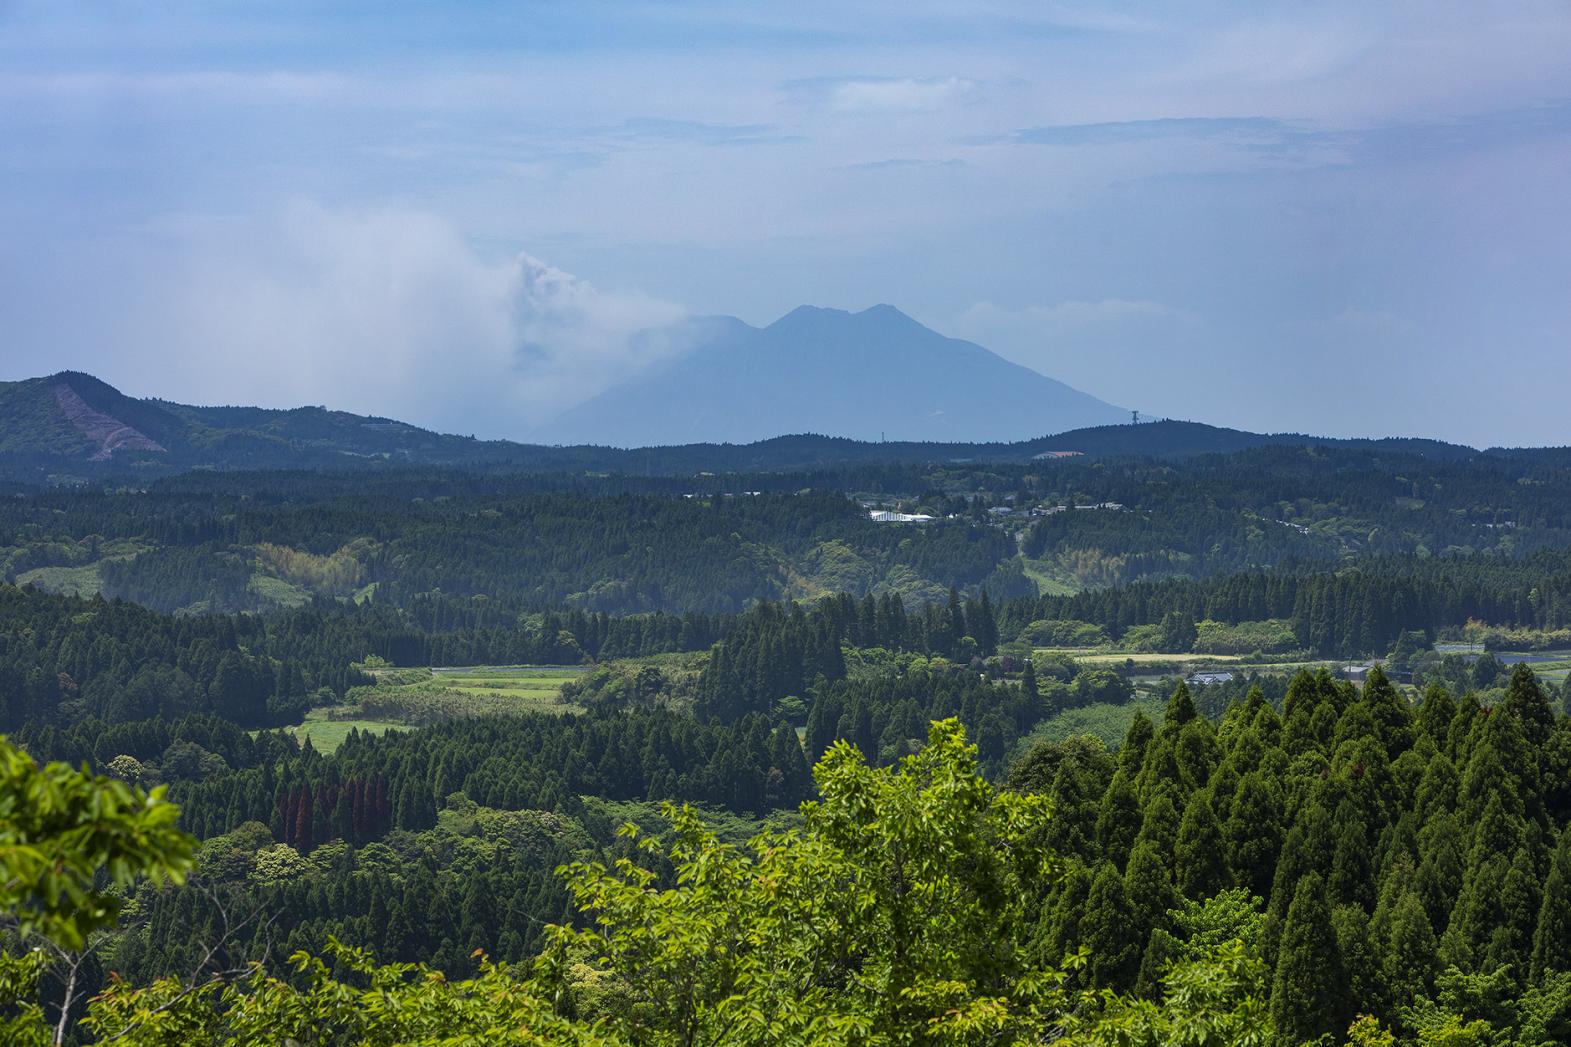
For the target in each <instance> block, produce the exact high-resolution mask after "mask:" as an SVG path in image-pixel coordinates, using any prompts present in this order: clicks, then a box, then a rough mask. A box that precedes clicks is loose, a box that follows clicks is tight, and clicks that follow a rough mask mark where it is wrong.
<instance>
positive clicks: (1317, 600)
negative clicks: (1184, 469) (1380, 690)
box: [1000, 551, 1571, 657]
mask: <svg viewBox="0 0 1571 1047" xmlns="http://www.w3.org/2000/svg"><path fill="white" fill-rule="evenodd" d="M1169 614H1177V615H1180V616H1183V617H1185V618H1187V619H1188V620H1191V621H1200V620H1203V619H1213V620H1216V621H1220V622H1225V623H1228V624H1236V623H1238V622H1243V621H1262V620H1265V619H1269V618H1276V619H1286V620H1289V621H1290V622H1291V623H1292V627H1293V632H1294V634H1295V636H1296V637H1297V639H1298V642H1299V644H1300V645H1301V646H1302V647H1303V648H1304V649H1306V650H1310V651H1314V652H1317V653H1319V654H1321V655H1324V656H1331V657H1335V656H1352V655H1360V654H1384V653H1386V652H1387V651H1389V650H1391V648H1392V646H1393V645H1394V644H1395V643H1396V641H1397V639H1398V637H1399V636H1400V635H1401V634H1402V633H1403V632H1404V631H1419V632H1423V633H1424V634H1426V635H1427V636H1428V637H1429V638H1430V639H1433V638H1434V636H1435V634H1436V633H1437V632H1438V631H1439V630H1440V629H1442V628H1446V627H1460V626H1462V625H1463V624H1465V623H1466V622H1468V621H1469V620H1473V619H1477V620H1479V621H1483V622H1488V623H1490V624H1491V625H1501V626H1508V627H1520V628H1528V629H1545V630H1550V629H1562V628H1565V627H1567V626H1568V625H1571V555H1568V554H1567V553H1565V552H1564V551H1559V552H1540V553H1536V554H1534V555H1533V556H1531V557H1526V558H1524V559H1521V560H1510V559H1504V558H1501V557H1488V556H1473V557H1444V558H1442V557H1434V558H1429V559H1415V558H1408V557H1402V558H1389V559H1387V558H1377V559H1371V560H1366V561H1362V562H1359V563H1357V564H1356V565H1353V566H1350V567H1347V568H1344V569H1342V570H1338V571H1335V572H1320V573H1307V574H1291V573H1264V572H1251V573H1244V574H1237V575H1231V576H1228V577H1225V578H1215V579H1168V580H1165V581H1160V582H1143V583H1139V584H1136V585H1129V586H1123V587H1119V588H1112V589H1103V590H1097V591H1092V592H1082V593H1076V594H1074V595H1072V596H1044V597H1041V598H1039V599H1036V600H1015V601H1010V602H1009V603H1008V604H1007V605H1006V606H1004V607H1003V608H1001V611H1000V622H1001V627H1002V628H1003V630H1004V633H1005V635H1006V636H1009V635H1016V634H1017V632H1018V630H1020V629H1023V628H1024V627H1025V626H1026V625H1028V624H1029V623H1030V622H1031V621H1033V620H1039V619H1070V620H1078V621H1085V622H1090V623H1093V624H1095V625H1099V626H1102V627H1103V628H1104V629H1106V630H1107V632H1108V633H1109V634H1110V635H1111V636H1112V637H1113V638H1114V639H1116V638H1118V637H1119V636H1122V635H1123V633H1124V632H1126V631H1127V630H1128V629H1129V628H1131V627H1132V626H1137V625H1151V624H1160V623H1161V622H1162V620H1163V618H1164V617H1165V616H1167V615H1169Z"/></svg>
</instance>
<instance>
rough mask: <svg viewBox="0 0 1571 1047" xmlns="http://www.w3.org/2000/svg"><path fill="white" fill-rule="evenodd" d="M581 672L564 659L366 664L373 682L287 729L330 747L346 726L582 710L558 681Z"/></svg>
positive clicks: (377, 729) (377, 727)
mask: <svg viewBox="0 0 1571 1047" xmlns="http://www.w3.org/2000/svg"><path fill="white" fill-rule="evenodd" d="M582 672H583V669H582V668H580V667H578V666H570V665H567V666H564V665H544V666H542V665H511V666H470V667H464V668H441V669H391V668H386V669H372V670H370V673H371V675H372V676H374V677H376V680H377V682H376V683H375V684H373V685H371V686H367V687H353V688H350V691H349V694H348V695H347V696H346V700H345V702H344V704H342V705H322V706H318V707H316V708H315V709H312V710H311V711H310V712H308V713H306V717H305V722H304V723H302V724H298V725H296V726H294V727H290V728H288V730H289V733H291V734H293V735H294V736H295V737H297V738H299V739H301V740H302V741H303V740H304V739H306V738H310V739H311V744H312V746H314V747H315V748H317V749H318V750H321V751H322V752H332V751H333V750H334V749H336V748H337V747H338V746H339V745H340V744H342V742H343V740H344V739H345V738H346V737H347V736H348V734H349V730H350V728H358V729H359V730H361V731H370V732H371V733H373V734H380V733H382V732H383V731H385V730H387V729H388V728H390V727H391V728H400V727H401V728H413V727H425V726H429V725H431V724H435V723H441V722H442V721H444V720H456V719H462V718H467V717H473V716H512V715H516V714H519V713H573V712H582V711H583V708H582V707H581V706H578V705H575V704H573V703H572V702H568V701H564V700H563V698H562V685H563V684H565V683H567V682H568V681H570V680H576V679H577V678H578V677H579V675H580V674H581V673H582Z"/></svg>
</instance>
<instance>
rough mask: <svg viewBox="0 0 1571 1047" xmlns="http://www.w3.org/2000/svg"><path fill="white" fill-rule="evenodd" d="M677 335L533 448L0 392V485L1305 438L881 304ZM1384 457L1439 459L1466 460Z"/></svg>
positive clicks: (379, 428)
mask: <svg viewBox="0 0 1571 1047" xmlns="http://www.w3.org/2000/svg"><path fill="white" fill-rule="evenodd" d="M681 334H682V337H683V339H684V340H685V341H686V342H688V343H689V344H690V346H691V348H690V349H689V350H688V351H686V352H685V353H683V354H681V355H679V356H677V357H675V358H674V359H670V360H668V361H666V362H664V363H661V364H658V365H656V366H653V367H651V368H649V369H646V370H643V371H640V372H637V373H635V374H633V375H632V376H630V377H628V378H627V379H625V380H623V381H621V382H619V383H617V384H614V385H612V386H611V387H610V388H608V389H606V390H604V391H603V392H601V393H599V394H598V395H596V396H594V397H593V398H591V399H589V400H587V401H586V402H584V403H581V404H579V405H577V406H575V407H573V408H571V409H569V410H568V411H566V412H565V413H564V414H562V415H561V416H559V417H558V418H556V419H554V420H553V421H552V422H550V423H548V424H547V425H545V426H542V427H541V428H539V429H538V430H536V431H534V432H531V433H528V434H527V439H528V441H529V442H527V443H517V442H511V441H477V440H473V439H470V438H467V437H459V436H448V435H443V434H439V433H434V432H431V431H428V430H424V429H420V428H418V427H415V426H412V425H408V424H406V423H403V422H400V421H396V420H393V419H388V418H379V417H366V416H361V415H353V414H348V413H346V412H341V411H333V410H328V409H325V408H320V407H302V408H296V409H293V410H272V409H265V408H258V407H199V406H192V405H187V404H178V403H172V402H168V401H164V400H159V399H134V398H132V397H128V396H125V395H123V394H122V393H120V392H119V391H118V390H117V389H115V388H113V387H112V386H110V385H108V384H106V383H104V382H102V381H100V380H98V379H96V378H94V377H92V376H90V375H86V374H82V373H79V372H72V371H64V372H61V373H59V374H55V375H52V376H48V377H43V378H32V379H27V380H24V381H17V382H9V383H0V477H3V478H6V479H13V480H44V479H46V478H51V477H52V478H56V479H58V478H59V477H60V476H61V475H62V473H64V474H66V475H97V474H105V473H111V474H112V473H118V472H122V471H126V470H131V471H134V472H136V473H137V474H140V475H157V474H159V473H163V472H168V471H180V470H183V469H190V468H224V469H256V468H316V467H323V466H333V465H340V466H342V465H355V464H376V463H384V462H392V463H398V464H415V465H430V466H445V465H495V466H499V467H500V466H507V467H515V468H517V467H523V468H543V469H561V468H575V467H576V468H585V469H592V468H600V469H613V470H614V469H623V470H629V471H631V470H643V469H657V470H661V471H683V470H686V469H688V468H691V467H707V468H724V469H734V470H745V469H778V468H802V467H810V466H813V465H821V464H827V463H829V462H843V461H854V460H857V459H872V458H874V457H877V458H880V459H883V460H889V459H891V458H896V459H898V458H911V459H915V460H927V459H933V458H942V457H969V458H1000V459H1014V460H1018V459H1019V458H1021V457H1030V456H1033V455H1036V454H1041V453H1043V452H1047V451H1078V452H1080V453H1082V454H1090V455H1097V454H1130V453H1134V454H1154V455H1169V454H1173V455H1184V454H1194V453H1203V452H1209V451H1218V452H1227V451H1235V450H1241V449H1243V448H1245V447H1249V446H1257V445H1259V444H1262V443H1273V442H1295V443H1296V442H1305V441H1307V440H1308V439H1309V438H1307V437H1298V436H1281V435H1279V436H1261V435H1258V434H1252V433H1244V432H1239V431H1236V430H1229V429H1219V428H1216V427H1212V426H1206V425H1199V424H1196V423H1186V422H1162V423H1157V424H1150V425H1140V426H1133V425H1131V424H1130V420H1131V412H1130V411H1129V409H1127V408H1125V407H1119V406H1114V405H1112V404H1109V403H1106V402H1104V401H1102V400H1099V399H1097V398H1096V397H1094V396H1091V395H1089V394H1087V393H1084V392H1081V391H1079V390H1077V389H1073V388H1071V387H1070V386H1068V385H1065V384H1064V383H1062V382H1059V381H1056V380H1054V379H1052V378H1048V377H1046V376H1044V375H1042V374H1039V373H1037V372H1036V371H1033V370H1031V369H1029V368H1027V367H1022V366H1020V365H1018V364H1014V363H1011V362H1009V361H1007V360H1005V359H1003V358H1002V357H1000V356H998V355H997V354H996V353H993V352H991V351H989V350H987V349H985V348H983V347H982V346H980V345H977V344H975V343H973V342H967V341H963V340H960V339H956V338H948V337H945V336H944V335H941V334H939V333H938V332H936V331H933V330H931V329H929V328H927V327H924V326H923V325H921V324H919V323H917V322H916V321H915V320H913V319H911V318H910V317H909V316H906V315H905V314H904V313H902V312H900V311H899V310H898V309H895V308H894V307H892V306H888V305H878V306H874V307H872V308H870V309H866V310H864V311H862V312H858V313H851V312H846V311H843V310H838V309H823V308H816V307H812V306H802V307H800V308H798V309H795V310H793V311H792V312H790V313H788V314H787V315H785V316H783V317H781V318H780V319H779V320H777V321H775V322H774V323H772V324H769V325H768V326H767V327H763V328H758V327H753V326H750V325H748V324H746V323H743V322H742V321H740V320H737V319H735V318H733V317H700V318H694V319H691V320H689V321H686V324H685V328H684V330H683V331H682V332H681ZM789 434H819V435H807V436H792V435H789ZM885 441H887V442H885ZM1335 442H1343V441H1335ZM1393 442H1399V443H1403V444H1408V445H1414V446H1415V448H1416V449H1420V450H1426V451H1431V452H1434V453H1445V452H1447V451H1452V452H1464V451H1467V450H1468V449H1464V448H1455V447H1453V446H1452V445H1446V444H1439V443H1435V442H1432V441H1393ZM713 445H732V446H725V447H716V446H713ZM622 448H658V449H659V452H658V454H654V455H652V454H649V453H645V452H644V451H639V452H637V453H636V454H635V453H633V452H630V451H626V450H619V449H622ZM699 448H703V450H702V451H700V450H699ZM656 458H658V459H659V460H658V461H656V460H655V459H656Z"/></svg>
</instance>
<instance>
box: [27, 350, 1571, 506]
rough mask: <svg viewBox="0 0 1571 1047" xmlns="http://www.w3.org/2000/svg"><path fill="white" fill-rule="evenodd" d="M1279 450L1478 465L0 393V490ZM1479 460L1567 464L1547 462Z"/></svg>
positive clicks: (99, 393) (1166, 435)
mask: <svg viewBox="0 0 1571 1047" xmlns="http://www.w3.org/2000/svg"><path fill="white" fill-rule="evenodd" d="M961 344H964V343H961ZM1055 384H1056V383H1055ZM1044 424H1047V423H1044ZM1282 445H1287V446H1329V447H1349V448H1369V449H1373V450H1381V451H1388V452H1392V453H1401V454H1416V455H1424V456H1426V457H1443V458H1458V457H1468V456H1472V455H1476V454H1478V453H1479V452H1477V451H1475V450H1473V449H1472V448H1470V447H1461V446H1458V445H1456V444H1447V443H1442V442H1440V441H1437V440H1410V439H1386V440H1338V439H1330V438H1325V437H1315V436H1304V435H1299V434H1276V435H1265V434H1260V433H1249V432H1243V431H1241V430H1238V429H1224V428H1219V427H1217V426H1213V425H1204V424H1201V423H1199V422H1178V421H1162V422H1151V423H1145V424H1141V425H1130V424H1129V423H1127V422H1126V423H1124V424H1122V425H1101V426H1093V427H1089V428H1082V429H1074V430H1071V431H1068V432H1063V433H1059V434H1057V435H1051V436H1037V437H1034V438H1032V439H1029V440H1020V441H1015V442H1001V441H1000V442H990V443H977V442H924V441H912V440H889V441H877V440H872V441H869V440H852V439H847V438H846V437H841V436H814V435H788V436H777V437H773V438H771V439H768V440H760V441H757V442H753V443H743V444H730V443H727V444H719V443H688V444H679V445H671V446H664V447H653V448H636V449H631V450H625V449H619V448H615V447H607V446H585V445H577V446H556V447H548V446H541V445H538V444H520V443H512V442H510V441H506V440H493V441H483V440H475V439H473V438H472V437H464V436H445V435H442V434H440V433H434V432H431V431H429V430H426V429H421V428H418V427H416V426H413V425H408V424H406V423H404V422H399V421H395V420H393V419H390V418H378V417H366V416H363V415H356V414H349V413H347V412H344V411H331V410H328V409H326V408H323V407H299V408H295V409H293V410H270V409H266V408H260V407H192V406H188V405H185V404H177V403H170V402H168V401H165V400H137V399H133V398H132V397H129V396H126V395H124V394H123V393H121V392H120V391H119V390H117V389H115V388H114V387H113V386H110V385H108V384H106V383H104V382H102V381H99V380H98V379H97V378H94V377H93V376H92V375H87V374H81V373H79V372H74V371H62V372H61V373H59V374H55V375H51V376H49V377H47V378H30V379H26V380H24V381H19V382H0V480H8V481H21V482H25V483H35V484H58V483H71V482H76V481H84V480H112V481H114V482H123V481H125V480H131V481H133V482H134V481H136V480H139V479H142V478H146V479H152V478H155V477H159V476H168V475H172V474H175V473H181V472H188V471H191V470H195V469H218V470H229V471H235V470H260V469H267V470H288V469H387V468H400V467H415V468H459V469H471V470H492V471H517V472H537V473H548V472H549V473H577V474H582V473H586V472H599V473H632V474H646V475H664V476H691V475H693V474H694V473H698V472H730V473H748V472H810V471H813V470H818V469H827V468H835V467H839V466H845V465H856V464H873V463H891V464H901V463H915V464H926V463H934V462H969V461H975V462H989V461H998V462H1008V461H1017V462H1018V461H1021V460H1023V459H1031V458H1037V457H1044V458H1050V457H1052V456H1055V455H1064V456H1069V457H1076V456H1079V455H1084V456H1086V457H1089V458H1114V457H1140V458H1184V457H1192V456H1195V455H1202V454H1234V453H1237V452H1240V451H1247V450H1251V449H1253V448H1258V447H1270V446H1282ZM1489 453H1491V454H1504V455H1512V456H1526V455H1536V456H1544V455H1550V456H1565V455H1568V454H1571V452H1567V451H1554V450H1546V451H1531V450H1515V451H1492V452H1489ZM1557 460H1558V459H1557Z"/></svg>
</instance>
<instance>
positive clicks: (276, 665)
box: [0, 585, 734, 731]
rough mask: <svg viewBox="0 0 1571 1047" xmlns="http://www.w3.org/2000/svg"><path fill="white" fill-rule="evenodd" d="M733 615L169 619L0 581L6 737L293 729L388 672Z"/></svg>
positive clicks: (422, 604)
mask: <svg viewBox="0 0 1571 1047" xmlns="http://www.w3.org/2000/svg"><path fill="white" fill-rule="evenodd" d="M733 620H734V619H733V617H732V616H728V615H708V614H683V615H667V614H651V615H634V616H629V617H623V618H613V617H611V616H609V615H605V614H600V613H590V612H586V611H569V612H566V613H546V614H537V615H522V616H504V615H498V614H494V613H490V612H489V611H488V610H487V609H486V605H485V603H484V602H483V601H481V602H479V603H476V602H474V601H453V600H448V599H444V598H442V597H440V596H433V597H426V598H422V599H421V600H419V601H416V604H415V606H414V607H413V608H412V609H411V610H410V611H409V612H403V611H400V610H397V609H395V608H391V607H385V606H380V605H373V606H365V607H358V606H354V605H343V604H338V603H335V602H331V601H326V602H318V603H316V604H313V605H309V606H306V607H303V608H301V609H298V610H295V611H290V612H285V613H280V614H276V615H270V616H266V617H258V616H255V615H246V614H237V615H167V614H159V613H157V612H155V611H152V610H149V609H147V608H145V607H142V606H139V605H137V604H132V603H126V602H124V601H119V600H105V599H102V598H94V599H78V598H74V597H66V596H51V595H48V594H45V593H39V592H37V591H34V590H31V589H18V588H16V587H15V586H9V585H0V731H14V730H17V729H19V728H21V727H24V726H29V725H30V726H33V727H39V726H43V725H48V724H55V725H66V724H75V723H80V722H83V721H87V720H97V721H103V722H105V723H119V722H127V721H143V720H148V719H151V718H154V717H162V718H164V719H167V720H171V721H173V720H178V719H180V718H182V717H186V716H189V715H191V714H198V713H200V714H208V715H212V716H218V717H222V718H224V719H226V720H228V721H231V722H233V723H237V724H241V725H244V726H248V727H256V726H263V725H269V724H285V723H293V722H296V721H298V720H299V718H300V716H301V715H302V714H303V713H304V712H305V710H306V709H307V708H309V707H311V706H312V705H320V704H331V702H333V701H335V700H337V699H339V698H341V697H342V696H343V695H344V693H345V692H346V691H347V690H348V689H349V688H350V687H354V686H358V685H363V684H369V683H371V682H373V681H372V679H371V677H369V676H366V675H365V674H364V673H362V672H359V671H357V670H356V669H354V668H353V665H354V664H355V663H358V662H360V661H361V660H362V659H364V658H366V657H368V656H371V655H375V656H377V657H379V658H382V659H384V660H385V661H387V662H390V663H393V664H396V665H412V666H420V665H475V664H502V665H510V664H526V663H544V664H578V663H582V662H584V661H585V660H590V659H603V658H621V657H636V656H643V655H650V654H659V653H665V652H669V651H680V650H704V649H707V648H708V647H709V646H710V645H712V644H713V643H715V642H716V641H717V640H719V639H720V638H722V637H723V636H724V635H725V633H726V631H727V630H728V629H729V628H730V627H731V624H732V622H733Z"/></svg>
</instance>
